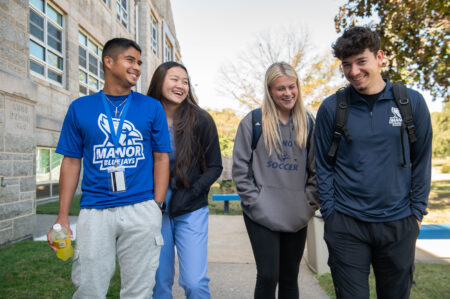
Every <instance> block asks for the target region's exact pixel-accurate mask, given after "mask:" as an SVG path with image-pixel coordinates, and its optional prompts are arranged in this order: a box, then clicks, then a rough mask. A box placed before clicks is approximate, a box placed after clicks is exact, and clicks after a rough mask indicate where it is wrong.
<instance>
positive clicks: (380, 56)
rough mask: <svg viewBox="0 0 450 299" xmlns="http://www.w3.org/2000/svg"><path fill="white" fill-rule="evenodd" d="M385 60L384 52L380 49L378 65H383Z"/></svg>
mask: <svg viewBox="0 0 450 299" xmlns="http://www.w3.org/2000/svg"><path fill="white" fill-rule="evenodd" d="M383 60H384V52H383V50H378V51H377V62H378V67H382V66H383Z"/></svg>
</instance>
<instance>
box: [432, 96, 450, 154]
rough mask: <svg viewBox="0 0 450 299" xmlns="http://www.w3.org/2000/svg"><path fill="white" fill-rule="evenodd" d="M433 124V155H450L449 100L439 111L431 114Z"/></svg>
mask: <svg viewBox="0 0 450 299" xmlns="http://www.w3.org/2000/svg"><path fill="white" fill-rule="evenodd" d="M431 123H432V125H433V135H434V136H433V156H434V157H450V102H447V103H445V106H444V109H443V110H442V111H441V112H434V113H432V114H431Z"/></svg>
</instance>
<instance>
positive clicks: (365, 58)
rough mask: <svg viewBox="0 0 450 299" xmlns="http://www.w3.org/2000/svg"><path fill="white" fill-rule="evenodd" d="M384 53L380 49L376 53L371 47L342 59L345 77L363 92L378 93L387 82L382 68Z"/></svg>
mask: <svg viewBox="0 0 450 299" xmlns="http://www.w3.org/2000/svg"><path fill="white" fill-rule="evenodd" d="M383 57H384V53H383V51H381V50H378V51H377V53H376V55H374V53H373V52H371V51H370V50H369V49H365V50H364V52H362V53H361V54H356V55H353V56H350V57H347V58H344V59H342V70H343V72H344V75H345V78H347V80H348V82H350V83H351V84H352V86H353V87H354V88H355V89H356V91H358V92H359V93H361V94H367V95H370V94H376V93H378V92H380V91H382V90H383V88H384V85H385V82H384V81H383V78H382V77H381V73H380V69H381V66H382V65H383Z"/></svg>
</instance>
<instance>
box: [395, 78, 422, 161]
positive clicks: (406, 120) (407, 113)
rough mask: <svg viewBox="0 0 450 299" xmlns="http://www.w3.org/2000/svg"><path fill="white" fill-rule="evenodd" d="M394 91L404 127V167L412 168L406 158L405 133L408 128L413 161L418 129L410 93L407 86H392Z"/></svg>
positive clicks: (401, 128) (402, 128) (402, 127)
mask: <svg viewBox="0 0 450 299" xmlns="http://www.w3.org/2000/svg"><path fill="white" fill-rule="evenodd" d="M392 91H393V93H394V101H395V104H396V105H397V107H398V110H399V111H400V115H401V116H402V120H403V121H402V125H401V127H400V130H401V142H402V152H403V165H402V166H403V167H405V168H406V167H411V164H409V165H408V164H407V163H406V157H405V146H404V144H403V132H404V130H405V128H406V131H407V132H408V141H409V148H410V149H409V151H410V153H411V161H412V160H413V156H414V153H413V148H414V147H413V145H414V143H416V142H417V137H416V134H415V133H416V127H415V125H414V119H413V115H412V109H411V102H410V101H409V99H408V91H407V89H406V86H405V85H401V84H392Z"/></svg>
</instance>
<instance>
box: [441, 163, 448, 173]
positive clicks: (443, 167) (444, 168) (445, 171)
mask: <svg viewBox="0 0 450 299" xmlns="http://www.w3.org/2000/svg"><path fill="white" fill-rule="evenodd" d="M441 173H450V164H444V165H442V168H441Z"/></svg>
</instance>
